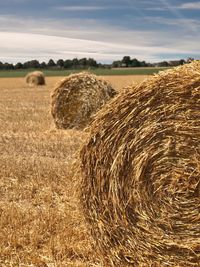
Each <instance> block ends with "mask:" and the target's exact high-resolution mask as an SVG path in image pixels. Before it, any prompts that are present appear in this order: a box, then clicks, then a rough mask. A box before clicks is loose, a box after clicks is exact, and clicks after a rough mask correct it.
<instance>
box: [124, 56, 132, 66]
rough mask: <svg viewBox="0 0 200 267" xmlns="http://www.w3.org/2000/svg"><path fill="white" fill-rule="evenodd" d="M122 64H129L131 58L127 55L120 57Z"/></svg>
mask: <svg viewBox="0 0 200 267" xmlns="http://www.w3.org/2000/svg"><path fill="white" fill-rule="evenodd" d="M122 64H124V65H125V66H126V67H130V66H131V58H130V57H129V56H124V57H123V59H122Z"/></svg>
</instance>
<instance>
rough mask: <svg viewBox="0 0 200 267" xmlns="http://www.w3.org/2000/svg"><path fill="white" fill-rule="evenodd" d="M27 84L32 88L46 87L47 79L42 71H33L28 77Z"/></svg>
mask: <svg viewBox="0 0 200 267" xmlns="http://www.w3.org/2000/svg"><path fill="white" fill-rule="evenodd" d="M26 83H28V85H30V86H37V85H45V77H44V74H43V73H42V72H41V71H33V72H30V73H28V74H27V75H26Z"/></svg>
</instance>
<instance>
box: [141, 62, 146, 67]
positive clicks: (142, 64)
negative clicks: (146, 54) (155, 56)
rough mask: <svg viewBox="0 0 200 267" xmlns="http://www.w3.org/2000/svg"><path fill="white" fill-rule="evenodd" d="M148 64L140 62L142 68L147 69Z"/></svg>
mask: <svg viewBox="0 0 200 267" xmlns="http://www.w3.org/2000/svg"><path fill="white" fill-rule="evenodd" d="M147 66H148V64H147V63H146V62H145V61H140V67H147Z"/></svg>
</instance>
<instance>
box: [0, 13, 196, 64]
mask: <svg viewBox="0 0 200 267" xmlns="http://www.w3.org/2000/svg"><path fill="white" fill-rule="evenodd" d="M176 23H178V22H176ZM175 28H176V27H175ZM182 37H183V34H182V32H181V33H179V31H177V32H176V34H174V32H173V33H172V32H170V31H169V32H164V33H163V32H161V31H139V30H127V29H124V28H119V27H116V26H115V27H114V26H109V25H106V24H102V23H98V22H97V21H94V20H71V19H69V20H63V21H56V20H49V19H48V20H45V19H42V20H41V19H40V20H37V21H36V20H33V19H26V20H25V19H23V18H17V17H13V16H0V40H1V42H0V60H3V61H9V62H17V61H26V60H31V59H38V60H40V61H43V60H45V61H47V60H48V59H50V58H53V59H55V60H57V59H59V58H63V59H67V58H74V57H78V58H80V57H93V58H95V59H96V60H98V61H101V62H102V61H104V62H107V61H113V60H117V59H121V58H122V57H123V56H124V55H130V56H132V57H136V58H138V59H140V60H146V61H158V60H160V59H161V55H164V57H165V59H177V55H178V54H180V53H182V54H187V55H188V56H192V55H195V54H199V42H200V38H199V37H196V38H191V36H189V35H188V36H187V35H185V36H184V38H182Z"/></svg>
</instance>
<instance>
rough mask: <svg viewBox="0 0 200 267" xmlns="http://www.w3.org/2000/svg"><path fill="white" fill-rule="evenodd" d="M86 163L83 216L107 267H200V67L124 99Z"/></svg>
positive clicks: (104, 120) (103, 121)
mask: <svg viewBox="0 0 200 267" xmlns="http://www.w3.org/2000/svg"><path fill="white" fill-rule="evenodd" d="M81 160H82V164H81V168H82V174H83V181H82V188H81V201H82V205H83V212H84V214H85V217H86V219H87V222H88V225H89V228H90V230H91V232H92V235H93V237H94V240H95V241H96V248H98V251H99V252H100V255H103V259H104V261H105V266H143V267H144V266H145V267H150V266H152V267H153V266H154V267H160V266H162V267H164V266H165V267H167V266H168V267H171V266H176V267H177V266H179V267H186V266H187V267H189V266H200V265H199V264H200V62H193V63H191V64H187V65H184V66H181V67H177V68H174V69H171V70H167V71H164V72H160V73H159V74H157V75H155V76H153V77H152V78H150V79H148V80H146V81H144V82H142V83H141V84H139V85H136V86H135V87H134V88H133V90H131V91H130V90H129V91H126V92H125V93H124V94H122V95H118V97H116V98H115V99H114V100H113V101H111V102H110V105H109V106H107V107H105V108H103V109H102V110H101V111H100V112H99V113H98V115H97V116H96V118H95V120H94V122H93V124H92V126H91V129H90V134H89V139H88V140H87V142H86V144H85V145H84V147H83V149H82V151H81Z"/></svg>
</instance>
